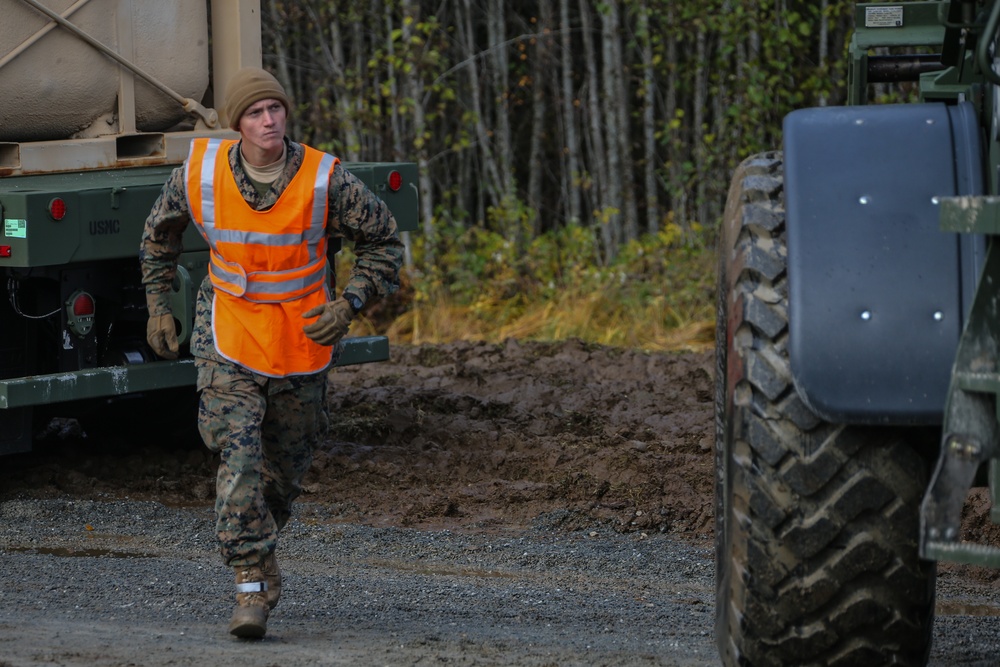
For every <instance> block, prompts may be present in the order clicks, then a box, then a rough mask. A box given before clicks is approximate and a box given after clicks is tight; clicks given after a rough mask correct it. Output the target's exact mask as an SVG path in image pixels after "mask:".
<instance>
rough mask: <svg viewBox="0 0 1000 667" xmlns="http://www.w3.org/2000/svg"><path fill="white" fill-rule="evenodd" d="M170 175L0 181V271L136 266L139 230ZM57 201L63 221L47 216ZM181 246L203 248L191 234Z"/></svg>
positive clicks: (144, 172) (162, 171) (132, 172)
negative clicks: (107, 263)
mask: <svg viewBox="0 0 1000 667" xmlns="http://www.w3.org/2000/svg"><path fill="white" fill-rule="evenodd" d="M171 171H172V167H154V168H143V169H128V170H119V171H113V172H108V171H103V172H84V173H77V174H47V175H44V176H22V177H15V178H8V179H0V201H2V203H3V210H4V214H3V217H4V229H3V232H2V235H0V241H2V243H3V244H4V245H9V246H11V252H10V257H7V258H3V259H0V269H2V268H4V267H34V266H57V265H61V264H70V263H73V262H87V261H95V260H102V259H111V258H118V257H136V258H137V260H136V261H138V255H139V240H140V239H141V238H142V228H143V225H144V224H145V221H146V217H147V216H148V215H149V211H150V209H151V208H152V206H153V203H154V202H155V201H156V197H157V196H158V195H159V194H160V190H161V188H162V187H163V183H164V181H166V179H167V177H168V176H169V174H170V172H171ZM56 197H58V198H61V199H62V200H63V201H64V202H65V204H66V216H65V217H64V218H63V219H62V220H54V219H53V217H52V216H51V215H50V214H49V204H50V202H51V201H52V200H53V199H54V198H56ZM15 221H19V222H15ZM184 243H185V248H186V249H189V250H196V249H198V248H204V247H205V245H204V242H203V241H201V238H200V236H199V235H198V233H197V231H196V230H194V229H190V230H189V233H188V234H186V235H185V237H184Z"/></svg>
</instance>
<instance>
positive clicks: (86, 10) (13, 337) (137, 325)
mask: <svg viewBox="0 0 1000 667" xmlns="http://www.w3.org/2000/svg"><path fill="white" fill-rule="evenodd" d="M0 16H2V17H3V20H2V21H0V91H3V94H2V95H0V220H2V221H3V228H2V230H0V455H2V454H10V453H15V452H23V451H27V450H28V449H30V448H31V445H32V439H33V434H34V433H36V432H37V429H38V428H39V426H44V424H45V423H46V420H47V419H48V418H49V417H50V416H52V415H60V416H65V417H73V416H76V415H85V414H98V413H99V409H100V407H101V406H106V405H107V404H109V403H112V402H115V401H124V400H126V399H135V398H137V397H144V396H157V395H165V394H166V393H171V392H172V393H178V392H179V393H181V394H185V393H190V394H191V395H193V393H194V390H193V387H194V380H195V373H194V366H193V361H192V359H191V357H190V354H189V353H187V350H186V347H185V346H184V343H186V342H187V340H188V338H189V336H190V333H191V328H192V322H193V319H194V297H195V292H196V289H197V286H198V285H199V283H200V281H201V280H202V278H203V277H204V276H205V273H206V267H207V261H208V251H207V247H206V245H205V243H204V241H203V240H202V239H201V237H200V236H199V235H198V234H197V232H196V231H195V229H194V226H193V225H192V226H191V227H190V228H189V230H188V232H187V233H186V235H185V237H184V248H185V252H184V254H183V256H182V257H181V260H180V262H179V267H178V275H177V279H176V281H175V283H174V285H173V290H172V294H171V299H172V305H173V313H174V315H175V318H176V324H177V327H178V332H179V333H178V336H179V339H180V342H181V344H182V354H181V357H180V358H179V359H178V360H176V361H164V360H160V359H158V358H157V357H156V356H155V355H154V354H153V352H152V351H151V350H150V349H149V347H148V346H147V344H146V342H145V322H146V319H147V318H146V315H147V313H146V306H145V297H144V291H143V286H142V284H141V282H140V272H139V262H138V248H139V240H140V238H141V235H142V228H143V224H144V222H145V219H146V216H147V215H148V213H149V211H150V208H151V207H152V205H153V202H154V200H155V199H156V197H157V195H158V194H159V191H160V188H161V186H162V185H163V183H164V181H165V180H166V178H167V176H168V175H169V173H170V171H171V170H172V169H173V168H174V167H176V166H177V165H179V164H181V163H182V162H183V160H184V158H185V157H186V155H187V151H188V146H189V144H190V141H191V140H192V139H193V138H196V137H219V138H232V137H236V136H238V135H237V134H236V133H234V132H232V131H231V130H229V129H228V119H227V118H225V117H223V112H222V111H221V110H223V109H224V108H225V100H224V99H223V91H224V90H225V82H226V81H227V80H228V79H229V77H230V76H231V75H232V74H233V73H235V72H236V71H237V70H238V69H240V68H241V67H246V66H258V67H259V66H261V63H262V56H261V29H260V28H261V23H260V22H261V18H260V3H259V0H171V1H170V2H162V0H125V1H123V2H118V1H116V2H107V1H106V0H89V1H88V0H75V1H72V0H44V1H43V0H0ZM345 166H346V167H347V168H348V169H350V170H351V171H352V172H353V173H355V174H356V175H358V176H359V177H360V178H362V180H364V181H365V183H366V185H368V187H369V188H371V189H372V190H373V191H375V192H376V194H378V195H379V196H380V197H382V198H383V200H385V201H386V203H387V204H388V205H389V207H390V208H391V210H392V211H393V213H394V215H395V217H396V220H397V223H398V224H399V227H400V229H401V230H403V231H407V230H415V229H416V228H417V210H418V209H417V194H416V192H417V191H416V166H415V165H414V164H412V163H345ZM338 250H339V248H334V249H333V251H334V252H336V251H338ZM344 345H345V350H344V354H343V356H342V358H341V360H340V362H339V363H340V364H342V365H343V364H352V363H362V362H369V361H379V360H384V359H386V358H387V357H388V343H387V341H386V339H385V338H384V337H381V336H371V337H355V338H349V339H346V340H345V341H344Z"/></svg>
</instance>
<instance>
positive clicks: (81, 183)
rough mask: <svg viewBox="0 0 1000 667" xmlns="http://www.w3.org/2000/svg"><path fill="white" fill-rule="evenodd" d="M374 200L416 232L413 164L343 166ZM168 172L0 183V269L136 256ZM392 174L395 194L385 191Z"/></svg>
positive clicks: (193, 238) (190, 243)
mask: <svg viewBox="0 0 1000 667" xmlns="http://www.w3.org/2000/svg"><path fill="white" fill-rule="evenodd" d="M344 166H345V167H346V168H347V169H349V170H350V171H351V172H352V173H354V174H355V175H357V176H358V177H359V178H360V179H361V180H362V181H363V182H364V183H365V184H366V185H367V186H368V187H369V188H370V189H371V190H372V191H373V192H374V193H375V194H376V195H378V196H379V197H381V198H382V199H383V200H384V201H385V203H386V205H387V206H388V207H389V210H391V211H392V213H393V216H394V217H395V218H396V223H397V225H398V226H399V229H400V231H414V230H416V229H417V228H418V222H417V221H418V216H419V210H418V206H417V202H418V199H417V167H416V165H415V164H413V163H372V162H356V163H345V165H344ZM172 169H173V167H147V168H135V169H122V170H117V171H92V172H83V173H75V174H71V173H67V174H46V175H39V176H19V177H12V178H0V206H2V207H3V227H2V228H0V243H2V244H3V245H5V246H10V248H11V250H10V256H9V257H3V258H0V269H2V268H4V267H18V268H27V267H33V266H57V265H60V264H68V263H71V262H86V261H94V260H102V259H110V258H116V257H131V256H135V257H137V256H138V252H139V240H140V238H141V237H142V228H143V225H144V224H145V221H146V217H147V216H148V215H149V211H150V209H151V208H152V206H153V203H154V202H155V201H156V198H157V196H159V194H160V190H161V188H162V187H163V183H164V182H165V181H166V180H167V177H168V176H169V175H170V172H171V171H172ZM394 171H395V172H399V173H400V175H401V176H402V188H401V189H399V190H398V191H395V192H394V191H392V190H391V189H390V188H389V175H390V174H391V173H392V172H394ZM55 197H59V198H61V199H63V201H65V203H66V217H65V218H63V219H62V220H58V221H57V220H54V219H53V218H52V216H50V215H49V203H50V202H51V201H52V199H53V198H55ZM205 247H206V246H205V243H204V241H203V240H202V238H201V236H200V235H199V234H198V232H197V230H196V229H195V228H194V226H193V225H191V226H189V227H188V229H187V230H186V231H185V235H184V248H185V250H188V251H193V250H202V249H205Z"/></svg>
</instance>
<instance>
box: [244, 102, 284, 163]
mask: <svg viewBox="0 0 1000 667" xmlns="http://www.w3.org/2000/svg"><path fill="white" fill-rule="evenodd" d="M286 120H287V112H286V111H285V106H284V105H283V104H282V103H281V102H279V101H278V100H274V99H266V100H260V101H258V102H254V103H253V104H251V105H250V106H248V107H247V110H246V111H244V112H243V115H242V116H240V134H241V135H243V142H244V145H243V154H244V156H245V157H246V158H247V159H249V160H250V161H251V162H252V163H253V164H255V165H257V166H263V165H266V164H271V163H272V162H274V161H275V160H277V159H278V158H279V157H281V151H282V147H283V142H284V138H285V121H286ZM248 149H249V150H248ZM259 160H264V161H263V162H260V161H259Z"/></svg>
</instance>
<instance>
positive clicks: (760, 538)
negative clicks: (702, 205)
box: [715, 153, 935, 667]
mask: <svg viewBox="0 0 1000 667" xmlns="http://www.w3.org/2000/svg"><path fill="white" fill-rule="evenodd" d="M783 199H784V193H783V171H782V158H781V154H780V153H764V154H760V155H757V156H754V157H752V158H749V159H747V160H746V161H744V162H743V164H741V165H740V167H739V169H738V170H737V172H736V174H735V176H734V178H733V183H732V186H731V188H730V191H729V198H728V201H727V204H726V211H725V219H724V222H723V229H722V230H721V232H720V242H719V310H718V325H717V341H716V353H717V364H718V366H717V373H716V450H715V457H716V461H715V464H716V642H717V645H718V649H719V653H720V655H721V657H722V662H723V664H725V665H744V666H748V665H752V666H753V667H768V666H771V665H774V666H776V667H778V666H780V667H788V666H790V665H817V666H818V665H823V666H826V667H834V666H846V665H866V666H867V665H889V664H891V665H924V664H925V663H926V661H927V658H928V654H929V651H930V642H931V630H932V624H933V615H934V583H935V581H934V579H935V573H934V565H933V563H931V562H927V561H923V560H921V559H920V558H919V556H918V530H919V507H920V502H921V498H922V496H923V492H924V488H925V485H926V480H927V474H928V468H929V462H928V460H927V458H926V457H927V453H926V451H925V450H924V449H922V447H924V446H926V444H927V442H924V440H926V439H927V438H928V437H929V435H928V434H927V433H925V432H923V431H919V430H909V429H904V428H889V427H869V426H852V425H843V424H834V423H829V422H827V421H824V420H823V419H821V418H819V417H818V416H816V415H815V414H814V413H813V412H812V411H811V410H810V409H809V407H808V406H807V405H806V404H805V403H804V402H803V400H802V398H801V397H800V396H799V394H798V393H797V391H796V389H795V386H794V385H793V381H792V374H791V369H790V367H789V359H788V314H787V311H788V285H787V274H786V267H787V252H786V244H785V212H784V201H783Z"/></svg>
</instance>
